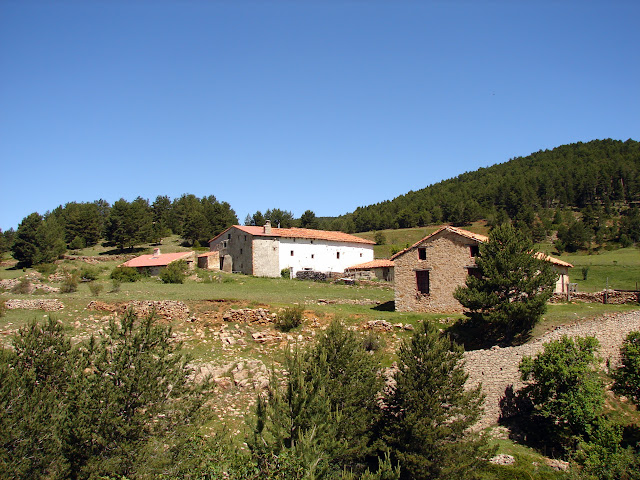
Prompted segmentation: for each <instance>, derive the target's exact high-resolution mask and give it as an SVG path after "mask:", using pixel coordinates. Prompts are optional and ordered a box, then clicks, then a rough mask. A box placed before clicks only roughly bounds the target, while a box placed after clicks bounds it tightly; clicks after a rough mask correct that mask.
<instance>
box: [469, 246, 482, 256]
mask: <svg viewBox="0 0 640 480" xmlns="http://www.w3.org/2000/svg"><path fill="white" fill-rule="evenodd" d="M469 253H470V254H471V256H472V257H479V256H480V246H479V245H471V246H469Z"/></svg>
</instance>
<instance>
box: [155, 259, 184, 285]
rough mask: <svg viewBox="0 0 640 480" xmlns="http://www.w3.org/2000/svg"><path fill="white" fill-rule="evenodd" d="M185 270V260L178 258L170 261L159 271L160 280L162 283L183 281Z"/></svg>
mask: <svg viewBox="0 0 640 480" xmlns="http://www.w3.org/2000/svg"><path fill="white" fill-rule="evenodd" d="M186 272H187V262H185V261H184V260H178V261H176V262H171V263H170V264H169V265H167V268H165V269H164V270H162V272H160V280H162V281H163V282H164V283H184V278H185V277H186Z"/></svg>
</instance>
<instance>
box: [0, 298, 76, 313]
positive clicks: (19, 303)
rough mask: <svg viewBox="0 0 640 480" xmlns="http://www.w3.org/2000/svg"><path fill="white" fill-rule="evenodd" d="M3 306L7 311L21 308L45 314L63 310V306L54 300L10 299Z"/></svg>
mask: <svg viewBox="0 0 640 480" xmlns="http://www.w3.org/2000/svg"><path fill="white" fill-rule="evenodd" d="M4 305H5V307H6V308H7V309H9V310H15V309H18V308H22V309H24V310H45V311H47V312H54V311H56V310H62V309H63V308H64V304H63V303H62V302H61V301H60V300H58V299H56V298H46V299H39V300H18V299H11V300H7V301H6V302H5V304H4Z"/></svg>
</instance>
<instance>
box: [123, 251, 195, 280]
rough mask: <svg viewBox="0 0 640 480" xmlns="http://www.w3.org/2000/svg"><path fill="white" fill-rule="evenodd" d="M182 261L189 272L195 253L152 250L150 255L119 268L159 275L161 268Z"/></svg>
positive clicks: (125, 263)
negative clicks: (134, 269) (130, 268)
mask: <svg viewBox="0 0 640 480" xmlns="http://www.w3.org/2000/svg"><path fill="white" fill-rule="evenodd" d="M178 260H184V261H185V262H187V266H188V267H189V269H190V270H192V269H193V268H195V260H196V254H195V252H177V253H160V249H159V248H155V249H154V250H153V254H151V255H140V256H139V257H136V258H132V259H131V260H129V261H127V262H124V263H123V264H121V265H118V266H119V267H132V268H136V269H138V270H139V271H144V270H146V271H148V272H149V275H159V274H160V272H161V271H162V269H163V268H165V267H166V266H167V265H169V264H170V263H172V262H176V261H178Z"/></svg>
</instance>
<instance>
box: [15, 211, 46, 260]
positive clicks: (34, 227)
mask: <svg viewBox="0 0 640 480" xmlns="http://www.w3.org/2000/svg"><path fill="white" fill-rule="evenodd" d="M41 224H42V216H41V215H40V214H39V213H37V212H34V213H32V214H31V215H28V216H27V217H25V218H23V219H22V222H20V225H18V230H17V231H16V235H15V239H14V242H13V245H12V246H11V252H12V253H13V257H14V258H15V259H16V260H18V261H19V262H20V263H22V264H23V265H25V266H28V267H29V266H31V265H33V264H34V263H35V261H36V257H37V255H38V236H37V232H38V227H40V225H41Z"/></svg>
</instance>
